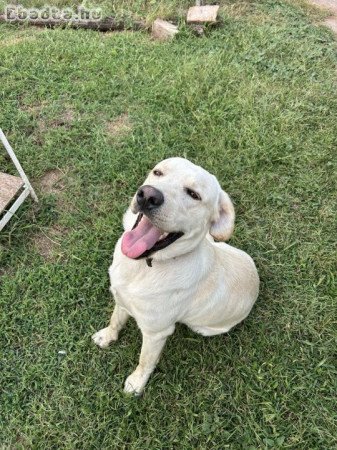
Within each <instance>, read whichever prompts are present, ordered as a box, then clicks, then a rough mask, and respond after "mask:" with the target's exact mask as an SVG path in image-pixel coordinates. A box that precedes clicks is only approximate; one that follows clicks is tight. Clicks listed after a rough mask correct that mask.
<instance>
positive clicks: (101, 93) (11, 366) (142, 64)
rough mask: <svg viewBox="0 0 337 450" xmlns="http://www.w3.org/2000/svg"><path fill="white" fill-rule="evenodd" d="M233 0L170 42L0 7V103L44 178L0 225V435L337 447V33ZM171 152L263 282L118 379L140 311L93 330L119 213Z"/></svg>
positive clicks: (13, 439)
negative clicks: (231, 315) (233, 313)
mask: <svg viewBox="0 0 337 450" xmlns="http://www.w3.org/2000/svg"><path fill="white" fill-rule="evenodd" d="M237 6H238V8H237V9H236V8H234V9H232V8H223V10H222V16H223V25H222V27H221V28H219V29H216V30H209V31H208V32H207V35H206V36H205V37H204V38H196V37H194V36H192V35H191V33H190V32H189V31H188V30H187V29H185V28H184V27H183V28H182V32H181V34H180V36H179V37H178V38H177V39H176V40H174V41H173V42H170V43H158V42H154V41H152V40H151V39H150V38H149V36H148V35H147V34H145V33H116V34H98V33H95V32H86V31H72V30H53V31H51V30H46V31H40V30H35V29H29V28H25V27H23V28H11V27H10V26H8V25H6V26H4V25H2V26H1V27H0V102H1V109H0V123H1V127H2V128H3V130H4V131H5V133H6V134H7V136H8V139H9V140H10V142H11V143H12V145H13V147H14V149H15V150H16V152H17V155H18V157H19V158H20V160H21V162H22V164H23V166H24V168H25V169H26V171H27V173H28V174H29V176H30V177H31V178H32V179H33V181H34V185H35V186H36V188H37V191H38V194H39V197H40V203H39V204H38V205H34V204H33V203H32V202H27V203H25V205H24V206H23V207H22V209H21V210H20V211H19V213H18V215H17V217H16V218H15V219H14V220H13V221H12V222H11V223H10V225H9V226H8V227H6V229H5V230H4V231H3V232H1V238H0V310H1V314H0V329H1V334H0V352H1V358H0V368H1V372H0V383H1V402H0V404H1V408H0V424H1V425H0V447H1V448H4V449H27V448H32V449H60V448H65V449H80V450H82V449H111V448H118V449H123V448H125V449H137V450H139V449H172V448H179V449H180V448H181V449H219V450H220V449H224V448H230V449H235V450H236V449H244V450H246V449H260V448H263V449H265V448H266V449H267V448H280V449H333V448H337V441H336V432H337V427H336V415H335V406H336V405H335V395H336V387H337V386H336V366H335V362H336V360H335V359H334V358H335V356H336V355H335V352H336V322H335V321H336V302H335V298H336V290H335V281H336V280H335V264H336V259H335V255H336V253H335V250H336V246H335V225H336V220H335V217H336V216H335V214H336V208H335V207H336V185H335V181H336V177H335V175H336V167H335V162H336V144H337V142H336V136H337V121H336V114H337V101H336V42H335V41H334V39H333V37H332V35H331V33H330V32H329V31H328V30H326V29H324V28H322V27H316V26H314V25H313V23H312V20H314V19H315V17H316V16H315V15H314V13H312V12H311V13H310V14H311V15H310V16H309V15H307V13H306V9H305V8H303V7H302V8H297V7H295V6H292V5H291V4H290V3H287V2H284V1H281V0H280V1H271V0H264V1H261V2H256V3H253V2H251V4H250V5H248V6H249V7H248V6H247V5H246V6H245V5H242V4H241V3H239V5H237ZM239 6H242V8H241V9H240V8H239ZM316 18H317V17H316ZM118 118H119V119H118ZM109 124H110V125H109ZM121 124H124V126H122V127H120V125H121ZM108 130H110V132H108ZM174 155H175V156H186V157H188V158H189V159H191V160H192V161H194V162H196V163H197V164H201V165H202V166H204V167H205V168H206V169H208V170H210V171H211V172H213V173H214V174H216V176H217V177H218V178H219V180H220V183H221V185H222V186H223V188H224V189H225V190H227V192H228V193H229V194H230V195H231V197H232V198H233V200H234V202H235V206H236V212H237V221H236V229H235V232H234V236H233V238H232V239H231V243H232V244H233V245H234V246H237V247H240V248H242V249H244V250H246V251H247V252H248V253H249V254H251V255H252V257H253V258H254V260H255V261H256V264H257V266H258V270H259V273H260V277H261V282H262V284H261V293H260V296H259V299H258V302H257V303H256V306H255V307H254V309H253V311H252V313H251V315H250V316H249V318H248V319H247V320H246V321H245V322H244V323H243V324H242V325H240V326H238V327H237V328H236V329H234V330H232V331H231V332H230V333H229V334H228V335H222V336H216V337H213V338H204V337H201V336H199V335H197V334H194V333H193V332H192V331H190V330H188V329H187V328H185V327H183V326H178V327H177V330H176V332H175V334H174V335H173V336H172V337H171V338H170V340H169V342H168V345H167V347H166V348H165V351H164V354H163V357H162V359H161V361H160V363H159V365H158V368H157V370H156V371H155V373H154V375H153V376H152V378H151V380H150V383H149V384H148V387H147V388H146V391H145V394H144V395H143V397H142V398H138V399H136V398H129V397H126V396H124V394H123V393H122V385H123V381H124V379H125V378H126V376H127V375H128V374H129V373H130V372H131V371H132V370H133V369H134V367H135V365H136V364H137V357H138V354H139V350H140V342H141V340H140V333H139V331H138V330H137V327H136V325H135V323H134V322H133V321H130V322H129V323H128V325H127V327H126V329H125V330H124V332H123V333H122V334H121V338H120V341H119V342H118V343H117V344H116V345H114V346H112V347H111V348H109V349H108V350H107V351H101V350H99V349H98V348H97V347H95V346H94V344H93V343H92V342H91V340H90V336H91V334H92V333H93V332H94V331H96V330H98V329H99V328H101V327H102V326H104V325H105V324H106V323H107V321H108V319H109V315H110V313H111V311H112V307H113V300H112V298H111V296H110V295H109V291H108V287H109V283H108V276H107V269H108V266H109V264H110V261H111V255H112V252H113V248H114V245H115V242H116V240H117V238H118V237H119V235H120V234H121V232H122V227H121V216H122V213H123V211H124V210H125V208H126V207H127V205H128V202H129V199H130V197H131V196H132V195H133V193H134V191H135V189H136V188H137V186H139V184H140V183H141V182H142V180H143V178H144V176H145V174H146V172H147V171H148V170H149V169H150V168H151V166H153V165H154V164H155V163H156V162H157V161H159V160H161V159H163V158H165V157H168V156H174ZM0 167H1V170H4V169H5V170H6V171H9V170H10V165H9V163H8V161H7V160H6V159H5V158H4V157H3V156H2V155H1V154H0ZM56 168H58V169H59V170H60V171H61V172H60V173H61V174H63V177H62V179H61V180H59V182H58V184H56V186H54V187H53V189H49V190H47V192H46V189H43V188H42V185H43V182H42V185H41V180H44V179H45V178H44V177H45V174H46V172H48V171H50V170H55V169H56ZM46 236H47V237H49V238H51V239H52V240H53V242H51V241H50V240H49V239H48V238H46ZM41 242H42V244H43V243H45V242H47V243H49V244H50V248H49V249H48V251H47V252H43V251H41V245H42V244H41ZM42 246H43V245H42ZM60 350H65V351H66V355H65V356H60V355H59V354H58V352H59V351H60Z"/></svg>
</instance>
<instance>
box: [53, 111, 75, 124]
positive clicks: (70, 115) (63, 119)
mask: <svg viewBox="0 0 337 450" xmlns="http://www.w3.org/2000/svg"><path fill="white" fill-rule="evenodd" d="M74 120H75V113H74V111H73V110H72V109H71V108H68V109H65V111H64V112H63V113H62V114H61V115H60V116H59V117H57V118H56V119H55V120H52V121H51V122H50V126H51V127H52V128H56V127H69V126H70V125H71V124H72V123H73V122H74Z"/></svg>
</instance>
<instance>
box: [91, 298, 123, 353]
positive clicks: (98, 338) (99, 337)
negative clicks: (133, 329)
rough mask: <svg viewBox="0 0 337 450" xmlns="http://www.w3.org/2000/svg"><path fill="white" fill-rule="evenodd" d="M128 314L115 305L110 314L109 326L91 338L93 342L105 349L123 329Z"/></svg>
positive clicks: (115, 339)
mask: <svg viewBox="0 0 337 450" xmlns="http://www.w3.org/2000/svg"><path fill="white" fill-rule="evenodd" d="M129 317H130V316H129V313H127V312H126V311H125V309H123V308H121V307H120V306H118V305H116V306H115V309H114V312H113V313H112V316H111V319H110V324H109V326H107V327H106V328H102V329H101V330H99V331H97V333H95V334H94V335H93V336H92V339H93V341H94V342H95V344H97V345H98V346H99V347H101V348H105V347H107V346H108V345H109V344H110V342H112V341H117V339H118V333H119V332H120V330H121V329H122V328H123V327H124V325H125V323H126V321H127V320H128V318H129Z"/></svg>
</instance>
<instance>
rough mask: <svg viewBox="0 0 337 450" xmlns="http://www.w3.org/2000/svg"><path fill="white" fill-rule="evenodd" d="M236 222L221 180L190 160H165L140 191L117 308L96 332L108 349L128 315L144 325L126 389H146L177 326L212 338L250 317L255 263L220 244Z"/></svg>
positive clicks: (120, 247)
mask: <svg viewBox="0 0 337 450" xmlns="http://www.w3.org/2000/svg"><path fill="white" fill-rule="evenodd" d="M234 217H235V214H234V207H233V204H232V202H231V200H230V198H229V196H228V195H227V194H226V193H225V192H224V191H223V190H222V189H221V188H220V185H219V183H218V181H217V179H216V178H215V176H214V175H211V174H210V173H208V172H207V171H206V170H204V169H202V168H201V167H199V166H196V165H194V164H193V163H191V162H190V161H188V160H186V159H183V158H169V159H166V160H164V161H162V162H160V163H159V164H158V165H157V166H156V167H155V168H154V169H153V170H152V171H151V172H150V174H149V176H148V177H147V179H146V180H145V182H144V185H143V186H142V187H140V188H139V189H138V191H137V193H136V195H135V196H134V198H133V200H132V202H131V207H130V208H129V209H128V210H127V212H126V214H125V216H124V228H125V230H126V232H125V233H124V234H123V235H122V236H121V238H120V239H119V241H118V242H117V245H116V248H115V252H114V259H113V263H112V265H111V266H110V269H109V274H110V281H111V291H112V293H113V295H114V297H115V301H116V306H115V309H114V312H113V314H112V317H111V320H110V325H109V326H108V327H107V328H103V329H102V330H100V331H98V332H97V333H95V334H94V335H93V340H94V342H95V343H96V344H97V345H99V346H100V347H107V346H108V345H109V343H110V342H112V341H116V340H117V338H118V333H119V331H120V330H121V329H122V328H123V326H124V324H125V323H126V321H127V319H128V318H129V316H132V317H134V318H135V320H136V321H137V324H138V327H139V328H140V330H141V332H142V336H143V343H142V350H141V354H140V359H139V364H138V366H137V368H136V370H135V371H134V372H133V373H132V374H131V375H130V376H129V377H128V378H127V380H126V382H125V387H124V390H125V392H132V393H134V394H139V393H141V392H142V390H143V389H144V386H145V384H146V382H147V381H148V379H149V377H150V375H151V373H152V372H153V370H154V368H155V366H156V363H157V361H158V359H159V356H160V353H161V351H162V349H163V347H164V345H165V341H166V339H167V337H168V336H170V335H171V334H172V333H173V331H174V328H175V324H176V323H177V322H180V323H184V324H186V325H187V326H189V327H190V328H191V329H192V330H194V331H196V332H198V333H201V334H202V335H204V336H211V335H215V334H220V333H226V332H227V331H229V330H230V329H231V328H232V327H234V325H236V324H238V323H239V322H241V321H242V320H243V319H244V318H245V317H247V315H248V314H249V312H250V310H251V308H252V306H253V304H254V302H255V300H256V299H257V296H258V291H259V277H258V274H257V270H256V267H255V264H254V262H253V260H252V259H251V258H250V256H248V255H247V254H246V253H244V252H243V251H241V250H238V249H236V248H234V247H231V246H230V245H227V244H225V243H220V242H214V240H213V238H215V239H216V240H222V241H224V240H227V239H229V237H230V236H231V234H232V232H233V228H234ZM212 237H213V238H212Z"/></svg>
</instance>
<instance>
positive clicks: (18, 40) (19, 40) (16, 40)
mask: <svg viewBox="0 0 337 450" xmlns="http://www.w3.org/2000/svg"><path fill="white" fill-rule="evenodd" d="M34 40H35V36H22V37H13V38H9V39H5V40H4V41H2V42H0V47H12V46H16V45H20V44H23V43H26V42H32V41H34Z"/></svg>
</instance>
